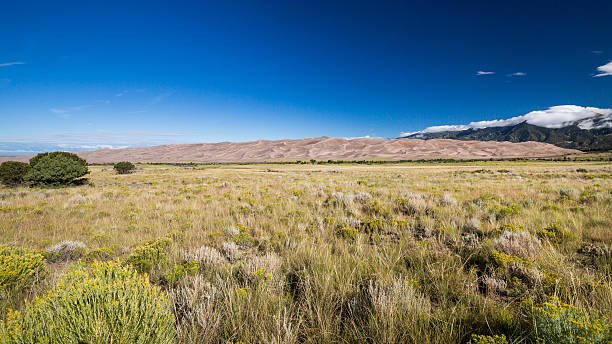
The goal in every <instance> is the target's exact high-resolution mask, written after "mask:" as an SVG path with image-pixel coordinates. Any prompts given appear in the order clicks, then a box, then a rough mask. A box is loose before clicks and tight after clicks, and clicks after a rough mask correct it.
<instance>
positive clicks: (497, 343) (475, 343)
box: [468, 334, 508, 344]
mask: <svg viewBox="0 0 612 344" xmlns="http://www.w3.org/2000/svg"><path fill="white" fill-rule="evenodd" d="M468 344H508V340H507V339H506V336H505V335H503V334H502V335H500V336H497V335H495V336H485V335H476V334H473V335H472V339H471V340H470V342H469V343H468Z"/></svg>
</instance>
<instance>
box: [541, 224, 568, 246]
mask: <svg viewBox="0 0 612 344" xmlns="http://www.w3.org/2000/svg"><path fill="white" fill-rule="evenodd" d="M537 234H538V236H539V237H540V238H543V239H548V240H549V241H550V242H552V243H555V244H562V243H564V242H566V241H567V240H568V239H570V238H571V237H572V233H571V232H569V231H567V230H565V229H563V227H561V225H560V224H558V223H553V224H551V225H550V226H548V227H546V228H544V229H540V230H539V231H538V232H537Z"/></svg>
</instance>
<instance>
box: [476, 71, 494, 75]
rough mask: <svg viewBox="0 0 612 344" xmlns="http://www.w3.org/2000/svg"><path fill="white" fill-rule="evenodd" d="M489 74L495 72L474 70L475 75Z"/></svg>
mask: <svg viewBox="0 0 612 344" xmlns="http://www.w3.org/2000/svg"><path fill="white" fill-rule="evenodd" d="M491 74H495V72H485V71H482V70H479V71H478V72H476V75H491Z"/></svg>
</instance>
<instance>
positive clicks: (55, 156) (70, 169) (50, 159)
mask: <svg viewBox="0 0 612 344" xmlns="http://www.w3.org/2000/svg"><path fill="white" fill-rule="evenodd" d="M87 173H89V169H88V168H87V162H86V161H85V160H84V159H82V158H80V157H79V156H78V155H76V154H73V153H68V152H52V153H41V154H38V155H36V156H35V157H33V158H32V159H30V170H29V171H28V172H27V173H26V174H25V176H24V180H25V181H26V182H29V183H31V184H34V185H67V184H69V183H71V182H73V181H75V180H77V179H79V178H81V177H83V176H84V175H86V174H87Z"/></svg>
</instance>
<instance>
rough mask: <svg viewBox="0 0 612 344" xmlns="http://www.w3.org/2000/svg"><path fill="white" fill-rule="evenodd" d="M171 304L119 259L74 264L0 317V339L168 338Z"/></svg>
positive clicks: (171, 331)
mask: <svg viewBox="0 0 612 344" xmlns="http://www.w3.org/2000/svg"><path fill="white" fill-rule="evenodd" d="M175 331H176V330H175V327H174V317H173V315H172V311H171V306H170V303H169V301H168V299H167V297H166V295H165V294H164V293H162V292H161V291H160V289H159V288H158V287H155V286H152V285H151V284H149V281H148V278H147V276H146V275H140V274H138V273H137V272H136V271H134V270H133V269H132V268H130V267H125V266H121V265H120V264H119V262H97V261H96V262H94V263H93V265H92V266H91V267H87V266H83V265H77V266H75V267H73V268H72V269H70V270H69V271H68V272H67V273H66V274H64V275H63V276H62V277H61V278H60V279H59V280H58V281H57V284H56V285H55V288H53V290H51V291H49V292H48V293H47V294H46V295H45V296H43V297H42V298H39V299H36V300H34V301H33V302H32V303H27V304H26V306H25V308H24V310H23V312H18V311H11V312H9V314H8V316H7V318H6V320H5V321H3V322H0V343H2V344H5V343H16V344H20V343H23V344H25V343H88V344H98V343H99V344H102V343H117V344H119V343H126V344H127V343H154V344H157V343H172V342H173V340H174V338H175V336H176V333H175Z"/></svg>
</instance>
